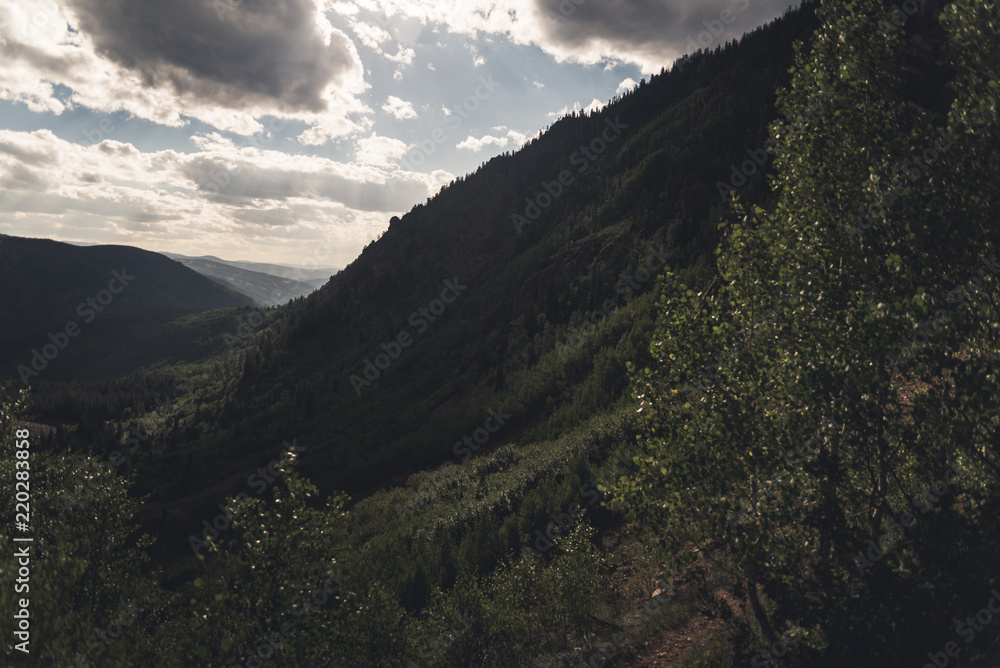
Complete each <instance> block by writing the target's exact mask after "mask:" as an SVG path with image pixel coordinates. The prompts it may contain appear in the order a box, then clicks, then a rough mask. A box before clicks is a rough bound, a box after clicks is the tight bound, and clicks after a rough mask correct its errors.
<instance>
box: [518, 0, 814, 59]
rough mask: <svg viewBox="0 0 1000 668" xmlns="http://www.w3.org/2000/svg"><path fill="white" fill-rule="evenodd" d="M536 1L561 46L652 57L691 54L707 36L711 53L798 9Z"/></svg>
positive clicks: (688, 2) (711, 2) (748, 2)
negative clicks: (599, 45)
mask: <svg viewBox="0 0 1000 668" xmlns="http://www.w3.org/2000/svg"><path fill="white" fill-rule="evenodd" d="M534 2H535V3H536V6H537V7H538V8H539V9H540V10H541V11H542V12H543V13H544V14H545V15H546V16H548V17H549V19H550V20H548V21H546V22H545V23H544V26H545V28H544V29H545V31H546V33H547V36H548V38H549V39H550V40H552V42H554V43H556V44H558V45H560V46H562V47H566V48H570V49H576V50H585V49H586V48H587V47H588V46H589V45H590V44H592V43H594V42H595V41H607V42H612V43H616V44H621V45H623V46H626V47H631V49H633V50H637V51H642V52H644V53H647V54H650V55H653V54H659V53H664V54H668V53H687V52H690V51H692V50H693V49H692V48H691V46H690V44H691V42H689V40H693V41H694V43H697V42H698V37H699V35H701V33H703V32H707V33H708V35H709V36H710V37H711V39H712V42H711V44H710V45H709V47H708V48H714V47H715V46H717V45H719V44H724V43H725V42H726V40H728V39H732V38H734V37H739V36H740V35H742V34H743V33H744V32H746V31H748V30H751V29H753V28H754V27H756V26H758V25H760V24H762V23H765V22H767V21H768V20H770V19H772V18H774V17H775V16H778V15H780V14H781V13H782V12H783V11H784V10H785V8H787V7H789V6H792V5H794V4H798V3H797V2H790V1H789V0H702V1H692V0H582V2H581V1H580V0H577V1H576V2H574V0H534ZM577 3H579V4H577ZM706 23H707V24H708V25H706ZM713 28H715V29H718V30H719V34H718V35H716V34H714V32H713V31H712V29H713ZM704 41H705V38H703V39H702V42H704ZM701 46H704V44H702V45H701ZM663 64H664V65H667V64H669V63H667V62H664V63H663Z"/></svg>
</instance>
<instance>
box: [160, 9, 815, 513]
mask: <svg viewBox="0 0 1000 668" xmlns="http://www.w3.org/2000/svg"><path fill="white" fill-rule="evenodd" d="M812 20H813V19H812V18H811V15H810V14H809V13H808V12H800V13H794V14H790V15H789V16H787V17H786V18H783V19H781V20H779V21H777V22H775V23H774V24H773V25H771V26H769V27H767V28H766V29H760V30H757V31H755V32H753V33H751V34H749V35H747V36H746V37H744V38H743V40H742V41H741V42H740V44H739V45H738V46H737V45H736V44H730V45H727V46H726V47H725V48H722V49H719V50H718V51H717V52H713V53H703V54H699V55H696V56H695V57H692V58H689V59H686V60H685V61H683V62H682V63H680V64H678V65H677V66H676V67H675V68H674V69H673V70H671V71H669V72H662V73H661V74H659V75H657V76H654V77H653V78H652V79H651V80H649V81H645V82H643V83H642V84H640V85H639V86H638V87H637V88H636V89H635V90H633V91H631V92H629V93H626V94H625V95H623V96H621V97H620V98H618V99H615V100H613V101H612V102H611V103H610V104H609V105H607V106H606V107H605V108H603V109H600V110H597V111H595V112H592V113H584V114H571V115H570V116H568V117H565V118H563V119H561V120H559V121H558V122H556V123H555V124H554V125H553V126H552V127H551V128H549V129H548V130H547V131H546V132H545V133H544V134H543V135H542V136H541V137H539V138H537V139H535V140H533V141H531V142H529V143H528V144H527V145H526V146H524V147H523V148H522V149H521V150H520V151H518V152H517V153H516V154H504V155H501V156H498V157H496V158H494V159H492V160H490V161H489V162H488V163H486V164H484V165H483V166H482V167H480V168H479V169H478V170H477V171H476V172H475V173H473V174H470V175H468V176H466V177H460V178H459V179H457V180H456V181H455V182H454V183H452V184H450V185H449V186H447V187H445V188H444V189H443V190H442V191H441V192H440V193H439V194H438V195H436V196H435V197H433V198H432V199H431V200H430V201H429V202H428V203H426V204H420V205H417V206H416V207H414V209H413V210H412V211H410V212H409V213H407V214H406V215H404V216H403V217H402V218H401V219H399V220H394V221H393V222H392V224H391V225H390V227H389V229H388V230H387V231H386V232H385V234H384V235H383V236H382V237H381V238H380V239H379V240H378V241H376V242H373V243H372V244H370V245H369V246H368V247H366V248H365V250H364V251H363V252H362V254H361V255H360V257H359V258H358V259H357V260H355V261H354V262H353V263H352V264H351V265H350V266H348V267H347V268H346V269H344V270H343V271H341V272H340V273H338V274H337V275H336V276H334V277H333V279H332V280H331V281H330V282H329V283H328V284H326V285H325V286H324V287H323V288H322V289H320V290H319V291H317V292H316V293H314V294H312V295H310V296H309V297H307V298H306V299H304V300H301V301H300V302H296V303H294V304H290V305H288V306H286V307H284V308H283V309H282V310H281V311H280V312H279V313H277V314H276V315H275V321H274V325H273V326H271V327H269V328H267V329H266V330H263V331H261V332H259V333H258V334H257V335H256V336H255V338H254V339H253V341H251V342H249V344H250V345H248V346H247V347H246V348H245V349H244V350H242V351H241V354H240V357H239V358H238V359H230V360H227V361H226V364H227V365H228V367H227V369H228V371H227V378H226V379H224V380H223V379H220V381H219V384H218V385H217V386H213V387H211V388H205V390H204V398H203V400H202V402H203V406H204V410H205V411H208V412H210V413H211V414H214V415H217V416H224V417H220V419H219V421H218V422H217V426H213V427H211V428H206V429H195V430H194V431H188V430H184V431H178V432H176V433H174V434H171V435H165V436H164V438H165V439H166V440H168V441H171V442H173V439H176V444H177V447H178V448H179V449H181V450H187V449H191V450H192V452H193V453H194V455H193V456H194V457H195V462H196V464H198V465H197V466H194V469H195V470H196V471H204V472H206V473H207V472H210V471H213V470H215V462H216V458H222V457H227V458H228V457H230V455H229V454H226V455H223V453H237V454H236V456H237V457H239V458H240V460H241V461H245V462H247V464H246V465H249V462H250V461H251V460H253V459H254V458H255V457H257V458H260V457H264V456H266V455H265V454H264V453H265V452H269V450H271V449H273V447H274V445H273V444H275V443H281V442H282V440H283V439H286V438H288V437H289V436H290V435H291V434H290V431H291V430H292V429H293V428H294V432H295V435H296V436H297V437H298V438H299V439H300V441H303V442H304V441H309V442H311V443H312V444H313V447H312V448H311V449H310V450H309V452H308V453H307V454H305V455H304V457H305V460H306V462H307V465H308V466H309V467H310V470H311V472H312V473H313V475H314V479H315V480H317V481H320V482H321V483H322V484H323V486H324V487H325V488H328V489H334V488H339V489H346V490H349V491H351V492H359V491H364V490H368V489H371V488H373V487H377V486H379V485H381V484H383V483H384V482H385V481H386V480H388V479H392V478H395V477H396V476H405V475H408V474H410V473H412V472H414V471H417V470H420V469H423V468H425V467H428V466H435V465H436V464H438V463H440V462H441V461H442V460H444V459H447V458H449V457H451V456H453V455H452V454H451V446H452V444H453V443H454V442H455V441H456V439H459V440H460V439H461V438H463V436H464V435H467V434H468V433H470V432H472V431H474V430H475V429H476V428H478V427H479V426H481V424H482V422H483V420H485V419H486V417H487V416H488V415H489V410H490V409H494V408H496V407H497V406H502V407H503V409H504V410H505V411H506V412H507V413H509V414H510V415H511V416H512V418H511V420H510V421H509V423H508V428H509V429H510V430H511V431H513V429H514V426H515V425H516V428H517V429H518V430H520V431H522V432H523V433H524V437H525V438H531V439H538V438H545V437H550V436H557V435H559V434H561V433H565V431H566V430H568V429H571V428H572V427H573V426H574V425H576V424H578V423H579V422H580V421H581V420H582V419H584V418H585V417H588V416H591V415H594V414H595V413H600V412H603V411H606V410H608V409H610V408H611V407H612V406H614V405H616V404H617V403H618V402H620V401H621V400H622V399H623V398H624V397H625V395H626V393H627V391H628V382H627V377H626V373H625V367H626V363H627V362H633V363H636V364H641V363H643V361H644V360H645V359H647V355H648V352H647V349H646V344H645V341H646V340H647V338H648V336H649V333H650V332H651V329H652V325H653V322H654V320H655V299H654V298H653V292H654V291H653V290H652V288H653V287H654V285H655V281H654V280H652V277H653V276H654V275H656V274H658V273H660V270H661V269H662V267H663V266H664V265H665V264H666V263H668V262H669V264H671V265H672V266H674V267H675V268H677V269H678V270H681V271H684V272H686V275H687V276H688V277H689V278H690V280H691V284H692V285H707V284H708V282H709V281H710V280H711V279H712V276H713V275H714V273H715V269H714V267H713V251H714V249H715V247H716V245H717V242H718V229H717V228H718V224H719V222H720V220H721V218H720V216H721V214H722V212H723V211H724V210H725V208H726V204H725V200H724V199H723V197H722V195H724V194H725V191H724V190H723V192H722V193H721V194H720V185H719V184H720V183H723V184H726V185H727V187H728V188H729V189H731V190H732V189H737V188H738V189H739V192H740V195H741V197H743V199H744V200H745V201H749V202H754V201H759V202H763V201H764V199H765V197H766V195H767V191H766V188H765V187H764V184H765V180H764V177H765V174H766V172H767V168H768V160H769V157H768V154H767V152H766V150H765V148H764V147H765V141H766V137H767V126H768V123H770V122H771V121H772V120H774V119H775V117H776V113H775V111H774V96H775V92H776V90H777V89H778V88H779V87H780V86H781V85H782V84H783V83H784V82H786V81H787V77H788V75H787V71H788V68H789V66H790V63H791V59H792V56H793V50H792V44H793V42H794V40H795V39H797V38H800V37H803V36H805V35H807V34H808V31H809V29H810V27H811V21H812ZM743 172H746V174H744V173H743ZM737 177H738V178H737ZM730 183H732V184H733V185H729V184H730ZM592 321H596V322H597V324H596V325H595V326H594V327H593V331H592V332H591V333H589V334H587V333H586V332H587V331H588V330H589V329H590V324H591V322H592ZM330 425H337V428H336V429H331V428H330ZM216 430H217V431H216ZM511 436H513V434H510V435H508V436H505V438H506V437H511ZM195 443H197V444H198V446H197V448H195V447H194V444H195ZM202 458H204V459H202ZM199 462H200V463H199ZM232 463H233V462H232V460H231V459H230V464H232ZM201 476H202V474H201V473H197V472H196V473H195V474H194V475H184V476H182V477H178V478H177V479H176V484H177V485H178V486H179V487H178V489H177V491H180V490H181V489H183V490H184V493H188V492H192V491H194V490H196V489H197V488H198V487H199V486H201V485H209V484H211V483H212V481H211V480H209V479H207V478H205V479H201V480H199V478H200V477H201ZM161 483H163V484H164V485H166V484H168V483H167V482H166V481H165V480H164V479H161Z"/></svg>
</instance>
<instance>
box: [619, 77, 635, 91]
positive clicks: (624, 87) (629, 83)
mask: <svg viewBox="0 0 1000 668" xmlns="http://www.w3.org/2000/svg"><path fill="white" fill-rule="evenodd" d="M638 85H639V84H638V83H637V82H636V81H635V80H634V79H633V78H632V77H629V78H628V79H625V80H624V81H622V82H621V83H620V84H618V90H616V91H615V95H621V94H622V93H627V92H629V91H630V90H632V89H633V88H635V87H636V86H638Z"/></svg>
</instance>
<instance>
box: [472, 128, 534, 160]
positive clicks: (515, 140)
mask: <svg viewBox="0 0 1000 668" xmlns="http://www.w3.org/2000/svg"><path fill="white" fill-rule="evenodd" d="M493 130H498V131H500V132H503V131H505V130H506V134H505V135H503V136H499V137H498V136H495V135H484V136H482V137H479V138H476V137H473V136H472V135H469V136H468V137H466V138H465V139H464V140H463V141H461V142H459V143H458V144H456V145H455V148H460V149H465V150H468V151H472V152H473V153H479V152H480V151H482V150H483V149H484V148H486V147H487V146H496V147H497V148H506V147H507V146H508V145H512V146H514V147H518V146H520V145H521V144H523V143H524V142H525V140H526V139H527V138H528V137H527V135H525V134H524V133H522V132H518V131H516V130H509V129H508V128H507V126H505V125H498V126H496V127H494V128H493Z"/></svg>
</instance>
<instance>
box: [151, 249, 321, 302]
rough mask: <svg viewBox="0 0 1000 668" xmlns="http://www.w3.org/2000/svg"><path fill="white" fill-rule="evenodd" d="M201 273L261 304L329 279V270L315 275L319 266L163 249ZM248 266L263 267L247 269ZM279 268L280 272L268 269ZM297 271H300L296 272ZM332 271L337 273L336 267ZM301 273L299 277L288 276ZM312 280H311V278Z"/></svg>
mask: <svg viewBox="0 0 1000 668" xmlns="http://www.w3.org/2000/svg"><path fill="white" fill-rule="evenodd" d="M163 254H164V255H166V256H167V257H169V258H171V259H173V260H176V261H178V262H180V263H181V264H183V265H184V266H185V267H188V268H189V269H193V270H194V271H197V272H198V273H199V274H202V275H204V276H208V277H209V278H211V279H214V280H216V281H218V282H220V283H222V284H223V285H225V286H227V287H229V288H230V289H232V290H235V291H236V292H239V293H240V294H243V295H246V296H248V297H250V298H251V299H253V300H254V301H255V302H256V303H258V304H260V305H262V306H281V305H282V304H286V303H288V302H290V301H292V300H293V299H296V298H298V297H304V296H305V295H308V294H309V293H311V292H313V291H314V290H316V288H318V287H320V285H322V284H323V283H325V282H326V281H328V280H330V275H331V274H330V273H326V272H324V278H315V275H316V271H317V270H312V269H311V270H308V271H306V270H296V269H295V268H293V267H282V266H280V265H271V264H256V263H246V262H227V261H225V260H220V259H219V258H216V257H213V256H203V257H187V256H184V255H177V254H175V253H163ZM247 266H255V267H260V269H256V270H255V269H247V268H246V267H247ZM265 269H268V270H271V271H272V272H275V271H276V272H280V274H275V273H269V272H267V271H265ZM296 271H298V272H299V273H298V274H296ZM332 273H336V271H335V270H334V271H333V272H332ZM295 275H299V276H301V278H300V279H295V278H290V277H288V276H295ZM309 281H312V282H309Z"/></svg>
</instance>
